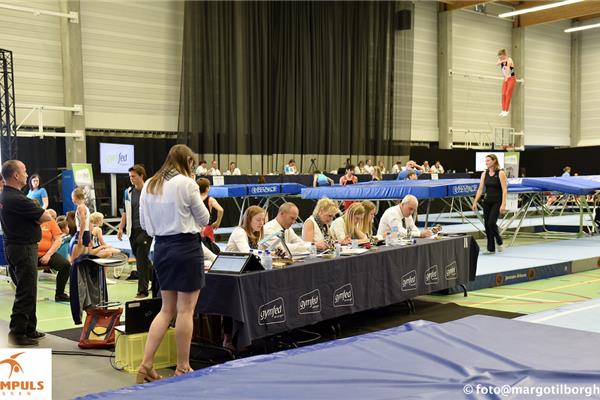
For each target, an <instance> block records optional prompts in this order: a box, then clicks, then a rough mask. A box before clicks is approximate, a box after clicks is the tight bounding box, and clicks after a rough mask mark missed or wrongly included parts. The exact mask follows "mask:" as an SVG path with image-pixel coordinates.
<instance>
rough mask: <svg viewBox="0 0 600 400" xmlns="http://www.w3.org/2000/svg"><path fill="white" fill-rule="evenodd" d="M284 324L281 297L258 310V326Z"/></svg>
mask: <svg viewBox="0 0 600 400" xmlns="http://www.w3.org/2000/svg"><path fill="white" fill-rule="evenodd" d="M282 322H285V305H284V303H283V297H278V298H276V299H275V300H272V301H270V302H268V303H266V304H263V305H262V306H260V307H259V308H258V324H259V325H269V324H280V323H282Z"/></svg>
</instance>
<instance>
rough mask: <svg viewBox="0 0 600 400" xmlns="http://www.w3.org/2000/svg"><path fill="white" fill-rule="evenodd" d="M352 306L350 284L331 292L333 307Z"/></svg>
mask: <svg viewBox="0 0 600 400" xmlns="http://www.w3.org/2000/svg"><path fill="white" fill-rule="evenodd" d="M353 305H354V291H353V290H352V284H351V283H348V284H346V285H344V286H342V287H340V288H338V289H336V290H335V292H333V306H334V307H345V306H353Z"/></svg>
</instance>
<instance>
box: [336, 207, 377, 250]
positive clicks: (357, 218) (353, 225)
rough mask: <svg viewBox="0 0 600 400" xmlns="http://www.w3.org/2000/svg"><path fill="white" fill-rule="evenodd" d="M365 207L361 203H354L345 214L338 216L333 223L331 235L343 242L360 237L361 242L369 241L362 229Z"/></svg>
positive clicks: (347, 242)
mask: <svg viewBox="0 0 600 400" xmlns="http://www.w3.org/2000/svg"><path fill="white" fill-rule="evenodd" d="M364 215H365V208H364V207H363V205H362V204H361V203H352V205H351V206H350V207H348V209H347V210H346V212H345V213H344V215H342V216H341V217H339V218H337V219H336V220H335V221H333V224H331V236H332V237H333V238H334V239H335V240H338V241H339V242H340V243H341V244H349V243H351V242H352V240H353V239H358V240H359V243H366V242H368V241H369V239H368V238H367V236H366V235H365V234H364V233H363V232H362V231H361V230H360V227H361V225H362V221H363V217H364Z"/></svg>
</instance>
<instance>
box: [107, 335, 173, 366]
mask: <svg viewBox="0 0 600 400" xmlns="http://www.w3.org/2000/svg"><path fill="white" fill-rule="evenodd" d="M146 339H148V332H144V333H136V334H133V335H125V334H123V333H121V332H119V331H118V330H117V331H115V343H116V345H115V362H116V364H117V365H118V366H120V367H123V368H124V369H125V371H127V372H136V371H137V369H138V367H139V366H140V363H141V362H142V358H143V357H144V348H145V347H146ZM175 365H177V347H176V346H175V329H174V328H169V330H168V331H167V334H166V335H165V337H164V338H163V340H162V342H161V344H160V346H158V350H156V356H155V357H154V368H156V369H161V368H169V367H174V366H175Z"/></svg>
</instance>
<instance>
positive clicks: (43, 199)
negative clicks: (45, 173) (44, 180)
mask: <svg viewBox="0 0 600 400" xmlns="http://www.w3.org/2000/svg"><path fill="white" fill-rule="evenodd" d="M40 184H41V182H40V176H39V175H38V174H33V175H31V177H30V178H29V193H27V197H28V198H30V199H31V200H33V201H35V202H36V203H38V204H39V205H40V207H42V208H43V209H44V210H45V209H47V208H48V192H46V189H44V188H43V187H40Z"/></svg>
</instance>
